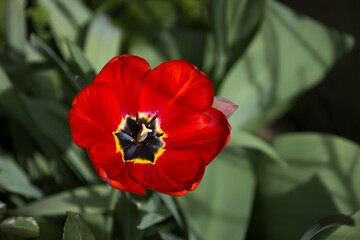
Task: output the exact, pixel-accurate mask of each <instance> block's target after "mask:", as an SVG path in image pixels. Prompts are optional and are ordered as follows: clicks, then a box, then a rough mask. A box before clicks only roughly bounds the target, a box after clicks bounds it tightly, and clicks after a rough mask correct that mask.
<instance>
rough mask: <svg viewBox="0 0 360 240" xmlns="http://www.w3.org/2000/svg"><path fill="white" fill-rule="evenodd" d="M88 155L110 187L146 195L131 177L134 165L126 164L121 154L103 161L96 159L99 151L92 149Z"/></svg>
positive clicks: (143, 189) (142, 188)
mask: <svg viewBox="0 0 360 240" xmlns="http://www.w3.org/2000/svg"><path fill="white" fill-rule="evenodd" d="M88 153H89V156H90V158H91V160H92V162H93V165H94V167H95V170H96V172H97V173H98V175H99V177H100V178H101V179H102V180H104V181H105V182H107V183H108V184H109V185H110V186H112V187H114V188H116V189H119V190H122V191H127V192H132V193H137V194H142V195H144V194H145V188H144V187H142V186H140V185H139V184H138V183H137V182H136V181H134V180H133V179H132V178H131V177H130V172H131V169H132V164H125V163H124V162H123V161H122V158H121V153H116V154H113V155H112V156H111V157H107V158H106V159H102V160H100V159H95V157H94V156H97V155H98V153H99V152H98V151H94V149H91V148H90V149H88Z"/></svg>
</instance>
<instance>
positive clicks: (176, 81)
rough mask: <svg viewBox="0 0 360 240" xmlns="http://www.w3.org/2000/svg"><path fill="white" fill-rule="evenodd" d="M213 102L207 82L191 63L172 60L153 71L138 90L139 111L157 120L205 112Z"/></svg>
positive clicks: (209, 83)
mask: <svg viewBox="0 0 360 240" xmlns="http://www.w3.org/2000/svg"><path fill="white" fill-rule="evenodd" d="M213 100H214V89H213V86H212V83H211V81H210V79H209V78H208V77H207V76H206V75H205V74H204V73H203V72H200V71H198V70H197V68H196V67H195V66H193V65H192V64H190V63H188V62H185V61H181V60H174V61H168V62H165V63H163V64H161V65H159V66H158V67H156V68H154V69H153V70H152V71H150V73H149V74H148V75H146V76H145V78H144V81H143V84H142V85H141V89H140V98H139V110H140V112H144V113H147V114H159V119H160V121H168V120H172V119H176V118H177V117H179V116H187V115H189V114H194V113H202V112H204V111H206V110H208V109H209V108H210V107H211V105H212V103H213Z"/></svg>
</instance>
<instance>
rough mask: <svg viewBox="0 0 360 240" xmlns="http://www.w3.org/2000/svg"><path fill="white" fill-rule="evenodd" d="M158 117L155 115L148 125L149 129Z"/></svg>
mask: <svg viewBox="0 0 360 240" xmlns="http://www.w3.org/2000/svg"><path fill="white" fill-rule="evenodd" d="M157 117H158V115H157V114H156V115H155V116H154V117H153V118H152V119H151V120H150V122H149V123H148V126H149V127H150V126H151V124H153V122H154V121H155V120H156V118H157Z"/></svg>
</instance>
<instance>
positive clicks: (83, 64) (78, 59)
mask: <svg viewBox="0 0 360 240" xmlns="http://www.w3.org/2000/svg"><path fill="white" fill-rule="evenodd" d="M68 46H69V49H70V53H71V56H72V58H73V60H74V62H75V63H76V64H77V65H78V67H79V69H80V70H81V71H82V74H83V77H84V78H85V79H86V80H87V83H92V81H93V80H94V79H95V76H96V75H95V72H94V68H93V66H92V65H91V63H90V62H89V60H88V59H87V57H86V56H85V53H84V52H83V51H82V50H81V49H80V48H79V47H78V46H77V45H76V44H74V43H72V42H68Z"/></svg>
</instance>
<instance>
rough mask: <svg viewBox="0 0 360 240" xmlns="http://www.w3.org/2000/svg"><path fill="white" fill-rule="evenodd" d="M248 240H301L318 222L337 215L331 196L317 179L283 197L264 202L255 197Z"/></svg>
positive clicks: (265, 199) (259, 195) (258, 196)
mask: <svg viewBox="0 0 360 240" xmlns="http://www.w3.org/2000/svg"><path fill="white" fill-rule="evenodd" d="M256 196H257V197H256V199H255V205H256V206H257V207H256V208H255V209H254V212H253V216H252V219H251V222H253V223H257V224H250V229H249V232H248V235H247V239H263V240H266V239H269V240H271V239H277V240H282V239H284V240H288V239H300V237H301V236H302V234H303V233H304V232H305V231H306V230H307V229H308V228H309V227H311V225H309V223H311V222H312V223H314V224H315V223H316V222H317V221H318V220H319V219H321V218H324V217H326V216H329V215H332V214H336V213H338V210H337V209H336V207H335V204H334V203H333V201H332V199H331V198H332V197H331V195H330V193H329V192H328V191H327V190H326V188H325V186H324V185H323V183H322V182H321V180H320V179H319V177H318V176H316V175H315V176H314V177H313V178H311V179H310V180H309V181H308V182H305V183H303V184H300V185H299V186H298V187H296V188H295V189H293V190H291V191H289V192H287V193H286V194H283V195H280V196H277V197H272V198H264V196H262V194H261V189H260V190H259V194H256Z"/></svg>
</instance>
